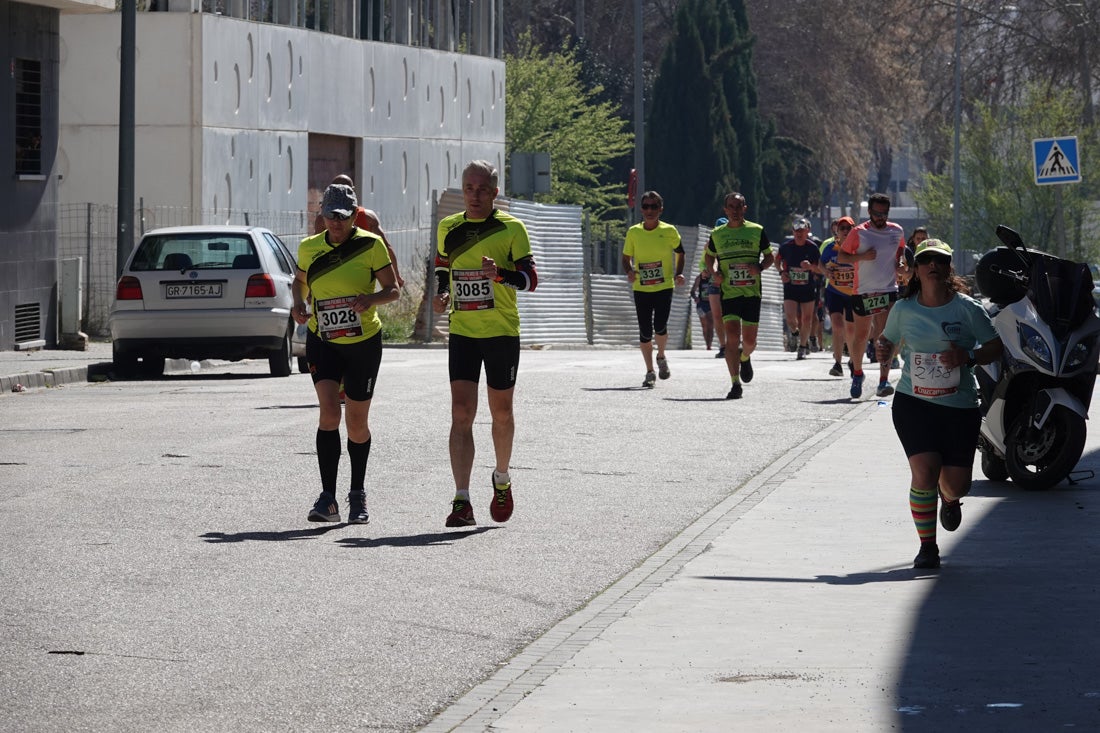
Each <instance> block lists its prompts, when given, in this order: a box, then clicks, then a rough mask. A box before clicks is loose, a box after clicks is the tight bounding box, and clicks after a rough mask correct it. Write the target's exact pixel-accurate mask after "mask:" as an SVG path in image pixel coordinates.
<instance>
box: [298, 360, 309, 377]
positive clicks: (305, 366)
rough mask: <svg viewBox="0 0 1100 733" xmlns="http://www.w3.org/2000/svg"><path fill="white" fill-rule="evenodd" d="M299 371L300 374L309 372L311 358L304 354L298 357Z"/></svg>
mask: <svg viewBox="0 0 1100 733" xmlns="http://www.w3.org/2000/svg"><path fill="white" fill-rule="evenodd" d="M298 373H299V374H308V373H309V360H308V359H306V358H305V357H304V356H299V357H298Z"/></svg>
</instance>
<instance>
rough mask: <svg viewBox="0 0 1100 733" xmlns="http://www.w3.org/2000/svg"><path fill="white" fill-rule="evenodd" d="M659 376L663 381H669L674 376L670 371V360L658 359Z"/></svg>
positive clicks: (659, 357)
mask: <svg viewBox="0 0 1100 733" xmlns="http://www.w3.org/2000/svg"><path fill="white" fill-rule="evenodd" d="M657 372H658V374H657V376H659V377H660V378H661V379H668V378H669V377H671V376H672V372H670V371H669V370H668V359H666V358H665V357H663V356H658V357H657Z"/></svg>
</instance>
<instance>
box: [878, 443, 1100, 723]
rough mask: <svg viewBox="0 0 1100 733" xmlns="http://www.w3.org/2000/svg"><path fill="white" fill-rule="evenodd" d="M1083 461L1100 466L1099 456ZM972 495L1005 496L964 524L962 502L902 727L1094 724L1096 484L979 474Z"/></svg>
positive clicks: (911, 673)
mask: <svg viewBox="0 0 1100 733" xmlns="http://www.w3.org/2000/svg"><path fill="white" fill-rule="evenodd" d="M1077 468H1078V469H1079V470H1088V469H1092V470H1096V469H1098V468H1100V453H1098V452H1095V451H1094V452H1091V453H1089V454H1087V455H1085V456H1084V457H1082V459H1081V461H1080V463H1078V466H1077ZM971 494H972V495H977V496H997V497H1002V500H1001V501H999V502H998V503H997V505H996V506H995V507H994V508H993V509H992V510H991V511H990V512H989V513H987V514H986V515H985V516H984V517H983V518H982V521H981V522H979V523H976V524H974V525H972V526H969V527H968V526H967V525H966V514H965V510H964V513H963V527H962V530H961V531H964V532H966V535H965V536H964V537H963V538H962V540H961V542H959V544H958V545H956V546H955V547H954V548H953V549H952V551H951V552H950V554H949V555H947V556H946V557H945V558H944V567H943V569H942V570H940V571H939V576H938V577H937V579H936V581H935V583H934V584H933V585H932V586H931V588H930V592H929V593H928V596H927V598H926V599H925V601H924V603H923V605H922V607H921V608H920V610H919V612H918V613H917V614H916V616H915V617H914V618H913V629H912V631H911V635H912V642H911V644H910V647H909V651H908V653H907V654H906V656H905V664H904V667H903V668H902V669H901V670H899V676H898V684H897V690H896V694H897V697H896V709H897V711H898V714H899V726H898V730H902V731H921V732H923V731H942V730H960V729H962V727H964V726H965V728H966V729H968V730H971V731H998V732H1002V731H1036V730H1053V729H1055V728H1075V729H1077V730H1097V727H1098V725H1100V667H1098V666H1097V664H1096V660H1097V659H1100V622H1098V620H1097V618H1098V609H1100V585H1098V584H1097V582H1096V578H1097V577H1098V576H1100V539H1098V537H1100V532H1098V531H1097V530H1098V529H1100V526H1098V525H1100V480H1097V479H1095V478H1092V479H1088V480H1085V481H1081V482H1079V483H1077V484H1074V485H1070V484H1067V483H1065V482H1063V483H1062V484H1060V485H1059V486H1057V487H1055V488H1053V489H1051V490H1049V491H1039V492H1029V491H1024V490H1022V489H1020V488H1018V487H1017V486H1015V485H1013V484H1012V483H1011V482H1008V483H994V482H991V481H984V480H983V481H975V482H974V489H973V491H972V492H971ZM963 503H964V505H965V503H966V500H965V499H964V500H963Z"/></svg>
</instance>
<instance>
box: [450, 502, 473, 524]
mask: <svg viewBox="0 0 1100 733" xmlns="http://www.w3.org/2000/svg"><path fill="white" fill-rule="evenodd" d="M475 524H477V520H475V519H474V508H473V507H472V506H470V502H468V501H466V500H465V499H455V500H454V501H452V502H451V513H450V514H449V515H448V516H447V524H446V526H448V527H472V526H473V525H475Z"/></svg>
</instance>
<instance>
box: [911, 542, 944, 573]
mask: <svg viewBox="0 0 1100 733" xmlns="http://www.w3.org/2000/svg"><path fill="white" fill-rule="evenodd" d="M939 566H940V548H939V547H937V546H936V543H935V542H922V543H921V545H920V552H918V553H917V556H916V557H915V558H913V567H914V568H916V569H917V570H935V569H936V568H938V567H939Z"/></svg>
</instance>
